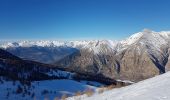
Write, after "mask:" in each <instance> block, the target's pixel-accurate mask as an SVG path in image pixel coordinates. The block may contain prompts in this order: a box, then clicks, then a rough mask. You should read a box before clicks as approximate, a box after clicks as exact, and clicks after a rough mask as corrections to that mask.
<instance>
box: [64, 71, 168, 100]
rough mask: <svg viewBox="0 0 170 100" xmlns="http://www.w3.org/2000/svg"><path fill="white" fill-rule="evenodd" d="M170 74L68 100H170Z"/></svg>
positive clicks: (68, 99)
mask: <svg viewBox="0 0 170 100" xmlns="http://www.w3.org/2000/svg"><path fill="white" fill-rule="evenodd" d="M169 86H170V72H167V73H165V74H162V75H159V76H156V77H154V78H150V79H147V80H144V81H141V82H138V83H135V84H132V85H129V86H126V87H122V88H117V89H113V90H109V91H105V92H104V93H97V92H96V93H95V94H94V95H93V96H91V97H88V96H87V95H86V94H85V95H82V96H77V97H76V96H75V97H70V98H67V100H170V87H169Z"/></svg>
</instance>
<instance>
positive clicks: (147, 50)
mask: <svg viewBox="0 0 170 100" xmlns="http://www.w3.org/2000/svg"><path fill="white" fill-rule="evenodd" d="M0 47H1V48H3V49H5V50H7V51H9V52H10V53H12V54H14V55H16V56H19V57H21V58H23V59H28V60H34V61H38V62H42V63H48V64H53V65H60V66H63V67H70V68H71V69H72V70H73V71H77V72H84V73H91V74H97V75H98V74H102V75H104V76H106V77H109V78H114V79H115V78H116V79H130V80H133V81H136V80H137V81H139V79H141V80H142V79H145V78H149V77H152V76H154V75H158V74H160V73H164V72H165V71H168V70H170V67H169V66H168V65H170V60H169V54H170V31H162V32H155V31H151V30H148V29H144V30H143V31H141V32H138V33H135V34H133V35H132V36H130V37H129V38H127V39H125V40H122V41H112V40H91V41H90V40H89V41H18V42H5V43H1V45H0Z"/></svg>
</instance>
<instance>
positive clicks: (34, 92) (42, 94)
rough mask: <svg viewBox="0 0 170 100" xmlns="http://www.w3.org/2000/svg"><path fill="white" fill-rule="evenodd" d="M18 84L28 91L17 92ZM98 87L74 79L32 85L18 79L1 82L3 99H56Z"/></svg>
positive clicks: (33, 83)
mask: <svg viewBox="0 0 170 100" xmlns="http://www.w3.org/2000/svg"><path fill="white" fill-rule="evenodd" d="M93 83H94V84H97V85H101V84H99V83H95V82H91V84H93ZM18 86H20V87H21V88H22V89H23V91H25V90H26V92H21V93H16V91H17V88H18ZM96 88H97V87H95V86H91V85H87V84H86V82H77V81H74V80H46V81H35V82H32V84H31V86H30V87H28V86H26V85H24V86H23V85H22V84H21V83H19V82H18V81H16V82H15V83H14V82H12V81H4V82H2V83H1V82H0V89H1V91H3V92H0V99H1V100H34V98H36V100H44V99H45V98H48V99H49V100H54V98H56V97H58V98H61V96H62V95H63V94H66V95H67V96H72V95H74V94H75V93H76V92H78V91H85V90H86V89H92V90H96Z"/></svg>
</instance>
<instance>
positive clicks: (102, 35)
mask: <svg viewBox="0 0 170 100" xmlns="http://www.w3.org/2000/svg"><path fill="white" fill-rule="evenodd" d="M144 28H149V29H152V30H155V31H161V30H165V31H166V30H170V0H0V39H1V40H5V39H7V40H10V39H16V40H17V39H59V40H79V39H113V40H114V39H116V40H119V39H124V38H126V37H128V36H130V35H131V34H133V33H135V32H138V31H141V30H142V29H144Z"/></svg>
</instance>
